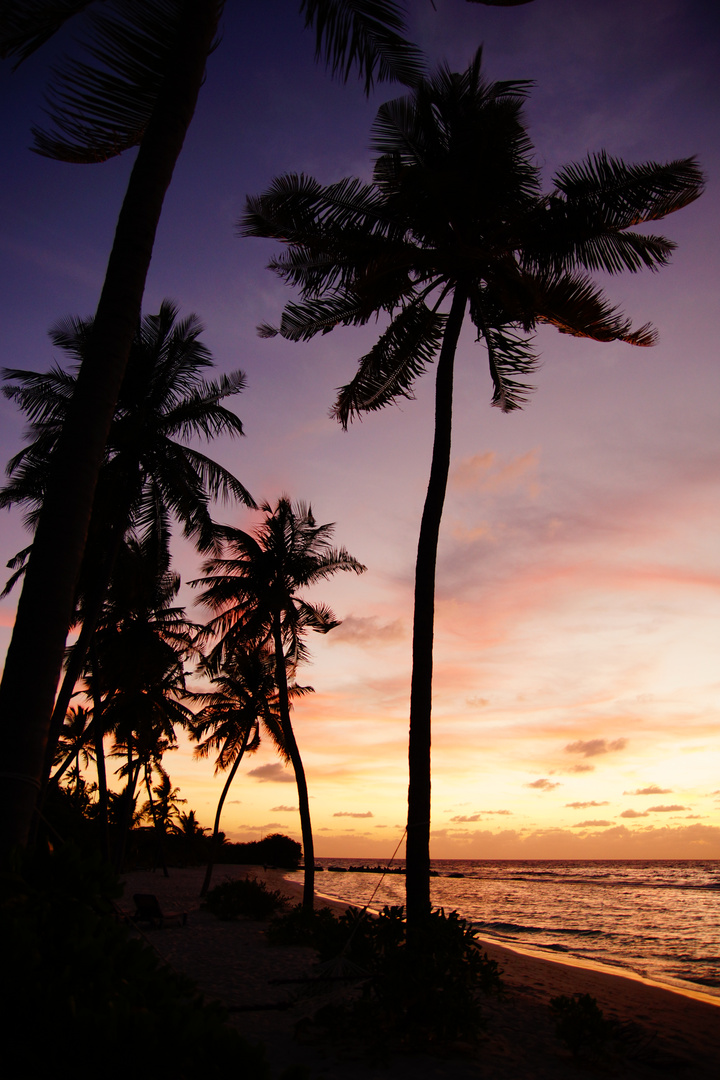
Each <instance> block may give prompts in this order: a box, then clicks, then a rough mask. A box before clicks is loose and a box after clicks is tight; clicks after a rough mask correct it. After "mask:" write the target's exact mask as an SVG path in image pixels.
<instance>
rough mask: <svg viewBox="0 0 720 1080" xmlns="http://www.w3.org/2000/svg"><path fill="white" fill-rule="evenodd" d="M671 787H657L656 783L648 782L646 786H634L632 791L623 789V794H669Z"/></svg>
mask: <svg viewBox="0 0 720 1080" xmlns="http://www.w3.org/2000/svg"><path fill="white" fill-rule="evenodd" d="M671 793H672V788H669V787H658V786H657V784H648V785H647V787H639V788H635V790H634V791H623V795H670V794H671Z"/></svg>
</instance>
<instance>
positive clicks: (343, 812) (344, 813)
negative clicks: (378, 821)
mask: <svg viewBox="0 0 720 1080" xmlns="http://www.w3.org/2000/svg"><path fill="white" fill-rule="evenodd" d="M374 816H375V815H374V814H373V812H372V810H366V811H365V813H364V814H354V813H353V812H352V811H351V810H338V812H337V814H333V817H352V818H366V817H374Z"/></svg>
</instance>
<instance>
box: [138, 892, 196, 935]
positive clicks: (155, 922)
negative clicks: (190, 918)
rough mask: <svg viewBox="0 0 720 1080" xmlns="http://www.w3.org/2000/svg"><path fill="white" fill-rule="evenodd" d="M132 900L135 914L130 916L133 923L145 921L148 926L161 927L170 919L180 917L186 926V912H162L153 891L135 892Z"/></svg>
mask: <svg viewBox="0 0 720 1080" xmlns="http://www.w3.org/2000/svg"><path fill="white" fill-rule="evenodd" d="M133 900H134V901H135V914H134V915H133V916H132V921H133V922H134V923H139V922H147V923H149V924H150V926H158V927H162V926H163V924H164V923H167V922H170V921H171V920H172V919H180V920H182V925H183V926H187V912H186V911H172V912H170V913H169V914H164V913H163V912H162V911H161V910H160V904H159V903H158V898H157V896H155V895H154V893H135V895H134V896H133Z"/></svg>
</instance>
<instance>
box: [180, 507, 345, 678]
mask: <svg viewBox="0 0 720 1080" xmlns="http://www.w3.org/2000/svg"><path fill="white" fill-rule="evenodd" d="M261 510H262V511H263V513H264V514H265V520H264V521H263V523H262V524H261V525H260V526H259V527H258V528H257V529H256V531H255V533H254V535H253V534H251V533H248V532H244V531H243V530H242V529H235V528H230V527H225V528H223V529H222V530H221V533H220V535H221V537H222V539H223V541H224V544H225V552H224V557H223V558H211V559H210V560H208V561H207V562H206V563H205V564H204V566H203V575H204V576H203V577H202V578H199V579H198V580H197V581H194V582H191V584H192V585H203V586H206V589H205V592H203V593H202V595H201V596H200V597H199V599H198V603H201V604H204V605H205V606H206V607H209V608H210V609H211V610H212V611H216V612H218V614H217V616H216V617H215V619H213V620H212V622H211V623H210V629H211V631H212V632H213V633H215V634H219V635H221V637H222V639H223V641H225V639H227V640H228V641H232V640H239V641H241V640H242V638H243V637H245V639H247V638H248V637H249V638H251V639H255V640H258V641H260V640H263V639H265V640H267V639H268V638H269V637H270V636H271V634H272V625H273V621H274V620H275V619H276V618H277V619H279V620H280V622H281V626H282V634H283V640H284V642H285V645H286V647H287V660H288V662H289V664H290V668H291V670H293V669H294V667H295V666H296V665H297V663H298V662H299V661H300V660H303V659H305V656H306V648H305V646H304V643H303V638H304V635H305V631H307V630H314V631H316V632H317V633H321V634H324V633H327V632H328V631H329V630H332V629H333V627H335V626H337V625H338V620H337V619H336V617H335V615H334V614H333V612H332V611H331V610H330V608H329V607H327V605H325V604H312V603H310V602H309V601H307V600H304V599H303V598H301V597H300V596H298V595H297V592H298V589H301V588H303V587H306V586H310V585H314V584H316V583H317V582H318V581H323V580H325V579H326V578H329V577H331V576H332V575H333V574H335V573H337V572H338V571H341V570H342V571H348V570H352V571H354V572H355V573H356V574H361V573H363V572H364V570H365V567H364V566H363V565H362V563H360V562H358V560H357V559H355V558H354V557H353V556H352V555H350V554H349V553H348V551H347V550H346V549H345V548H333V547H332V546H331V544H330V537H331V536H332V533H333V530H334V528H335V526H334V525H333V524H325V525H318V523H317V522H316V521H315V518H314V516H313V512H312V508H311V507H310V506H308V505H306V504H305V503H302V502H300V503H296V504H292V503H291V502H290V500H289V499H288V497H287V496H285V495H283V496H282V497H281V498H280V499H279V500H278V503H277V506H276V507H274V508H273V507H272V506H271V505H270V504H269V503H267V502H266V503H263V505H262V507H261Z"/></svg>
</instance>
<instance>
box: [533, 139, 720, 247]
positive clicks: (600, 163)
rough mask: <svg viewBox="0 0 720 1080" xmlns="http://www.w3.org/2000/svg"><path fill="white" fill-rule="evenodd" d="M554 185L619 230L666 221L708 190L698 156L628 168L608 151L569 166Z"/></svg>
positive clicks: (557, 175)
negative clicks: (705, 186)
mask: <svg viewBox="0 0 720 1080" xmlns="http://www.w3.org/2000/svg"><path fill="white" fill-rule="evenodd" d="M554 180H555V186H556V188H557V190H558V191H560V192H562V194H563V195H564V196H565V198H566V199H567V200H568V202H575V201H582V202H585V203H588V204H589V205H590V206H591V207H596V208H597V209H598V210H599V211H601V212H602V213H604V214H605V215H606V217H607V218H608V220H609V221H611V222H612V224H613V226H614V227H615V228H618V229H626V228H629V227H630V226H632V225H639V224H640V223H641V222H644V221H658V220H659V219H660V218H664V217H667V215H668V214H672V213H674V211H675V210H680V209H681V208H682V207H683V206H687V205H688V204H689V203H691V202H694V200H695V199H697V198H699V197H700V195H701V194H702V192H703V188H704V185H705V179H704V176H703V173H702V171H701V170H700V168H699V166H698V164H697V159H696V158H694V157H689V158H681V159H678V160H676V161H669V162H666V163H665V164H661V163H658V162H655V161H648V162H643V163H641V164H636V165H628V164H626V163H625V162H624V161H620V160H619V159H618V158H612V157H610V156H609V155H608V154H606V153H605V152H604V151H603V152H601V153H599V154H590V155H588V157H587V158H586V159H585V161H581V162H575V163H573V164H570V165H567V166H565V168H564V169H561V170H560V171H559V172H558V173H557V174H556V175H555V178H554Z"/></svg>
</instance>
